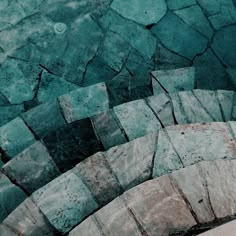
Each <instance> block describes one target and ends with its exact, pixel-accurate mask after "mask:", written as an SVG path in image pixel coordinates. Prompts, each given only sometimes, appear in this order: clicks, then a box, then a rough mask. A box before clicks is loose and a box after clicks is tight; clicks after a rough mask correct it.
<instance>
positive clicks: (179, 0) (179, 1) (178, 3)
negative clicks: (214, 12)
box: [167, 0, 196, 10]
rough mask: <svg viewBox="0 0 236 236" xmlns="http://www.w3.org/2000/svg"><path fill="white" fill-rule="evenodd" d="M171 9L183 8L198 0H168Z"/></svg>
mask: <svg viewBox="0 0 236 236" xmlns="http://www.w3.org/2000/svg"><path fill="white" fill-rule="evenodd" d="M167 4H168V7H169V8H170V9H171V10H176V9H181V8H185V7H189V6H191V5H194V4H196V0H167Z"/></svg>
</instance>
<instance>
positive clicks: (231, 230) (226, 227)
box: [199, 220, 236, 236]
mask: <svg viewBox="0 0 236 236" xmlns="http://www.w3.org/2000/svg"><path fill="white" fill-rule="evenodd" d="M235 234H236V221H235V220H233V221H231V222H229V223H227V224H223V225H221V226H218V227H216V228H215V229H212V230H209V231H207V232H205V233H202V234H199V236H222V235H227V236H234V235H235Z"/></svg>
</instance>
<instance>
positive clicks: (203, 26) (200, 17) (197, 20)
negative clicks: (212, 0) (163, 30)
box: [174, 5, 213, 39]
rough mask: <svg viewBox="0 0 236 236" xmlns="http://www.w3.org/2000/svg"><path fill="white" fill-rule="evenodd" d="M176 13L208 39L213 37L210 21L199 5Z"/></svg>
mask: <svg viewBox="0 0 236 236" xmlns="http://www.w3.org/2000/svg"><path fill="white" fill-rule="evenodd" d="M174 13H175V14H176V15H178V16H179V17H180V18H181V19H183V21H184V22H186V23H187V24H189V25H190V26H192V27H193V28H195V29H196V30H197V31H199V32H200V33H201V34H203V35H204V36H205V37H207V38H208V39H210V38H211V37H212V35H213V29H212V28H211V26H210V23H209V21H208V19H207V18H206V17H205V15H204V14H203V12H202V10H201V8H200V7H199V6H198V5H193V6H190V7H187V8H184V9H180V10H177V11H174Z"/></svg>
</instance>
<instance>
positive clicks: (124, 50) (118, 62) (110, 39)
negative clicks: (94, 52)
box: [99, 31, 130, 71]
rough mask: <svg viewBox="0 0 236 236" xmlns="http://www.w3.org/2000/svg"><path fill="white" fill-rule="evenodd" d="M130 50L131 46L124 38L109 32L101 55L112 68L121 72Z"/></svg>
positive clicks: (101, 49)
mask: <svg viewBox="0 0 236 236" xmlns="http://www.w3.org/2000/svg"><path fill="white" fill-rule="evenodd" d="M114 45H115V47H114ZM129 50H130V46H129V44H128V43H126V42H125V41H124V40H123V39H122V37H120V36H119V35H117V34H115V33H113V32H111V31H108V32H107V34H106V37H105V39H104V41H103V45H102V47H101V48H100V50H99V55H100V57H101V58H103V60H104V61H106V63H107V64H108V65H109V66H110V67H111V68H113V69H114V70H116V71H119V70H121V68H122V65H123V64H124V62H125V60H126V58H127V56H128V53H129ZM114 55H115V56H114Z"/></svg>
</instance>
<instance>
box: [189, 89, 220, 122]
mask: <svg viewBox="0 0 236 236" xmlns="http://www.w3.org/2000/svg"><path fill="white" fill-rule="evenodd" d="M193 94H194V96H196V98H197V100H198V101H199V102H200V104H201V105H202V106H203V107H204V108H205V109H206V111H207V112H208V113H209V114H210V115H211V116H212V117H213V119H214V120H215V121H223V117H222V114H221V109H220V104H219V102H218V99H217V97H216V93H215V91H209V90H200V89H195V90H193Z"/></svg>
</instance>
